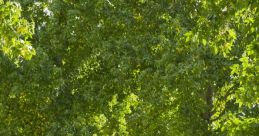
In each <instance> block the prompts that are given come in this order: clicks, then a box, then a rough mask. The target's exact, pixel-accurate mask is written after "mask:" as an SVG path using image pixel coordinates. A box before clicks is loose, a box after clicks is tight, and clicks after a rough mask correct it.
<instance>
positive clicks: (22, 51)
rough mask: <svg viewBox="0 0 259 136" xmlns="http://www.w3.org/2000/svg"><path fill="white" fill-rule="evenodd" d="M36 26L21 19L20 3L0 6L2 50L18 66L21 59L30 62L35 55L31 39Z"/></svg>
mask: <svg viewBox="0 0 259 136" xmlns="http://www.w3.org/2000/svg"><path fill="white" fill-rule="evenodd" d="M33 29H34V25H33V23H29V22H28V21H26V20H25V19H23V18H22V17H21V7H20V5H19V4H18V3H14V2H5V3H3V2H2V3H1V5H0V39H1V41H0V49H1V50H2V52H3V53H4V54H6V55H7V56H8V57H9V58H10V59H13V60H15V63H16V64H18V63H19V61H21V59H22V58H23V59H25V60H29V59H31V57H32V56H33V55H35V50H34V48H33V47H32V46H31V43H30V41H29V40H28V39H29V38H32V34H33Z"/></svg>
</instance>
